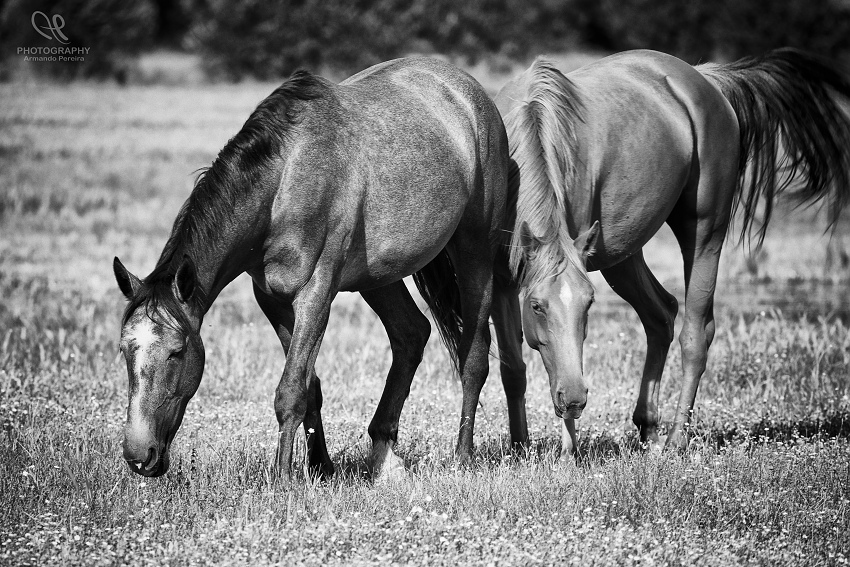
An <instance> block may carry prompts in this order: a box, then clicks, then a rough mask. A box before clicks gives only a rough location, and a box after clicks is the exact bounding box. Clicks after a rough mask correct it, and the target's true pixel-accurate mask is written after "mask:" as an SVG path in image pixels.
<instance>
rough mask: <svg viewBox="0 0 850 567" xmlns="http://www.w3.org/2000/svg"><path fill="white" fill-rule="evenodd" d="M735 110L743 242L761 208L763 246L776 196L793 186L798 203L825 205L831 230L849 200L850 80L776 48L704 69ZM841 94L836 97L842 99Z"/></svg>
mask: <svg viewBox="0 0 850 567" xmlns="http://www.w3.org/2000/svg"><path fill="white" fill-rule="evenodd" d="M697 70H698V71H700V73H702V74H703V76H705V77H706V78H707V79H709V81H711V82H713V83H714V84H715V85H716V86H717V87H718V88H719V89H720V91H721V92H722V93H723V96H725V97H726V99H727V100H728V101H729V103H730V104H731V105H732V108H733V109H734V111H735V114H736V115H737V117H738V125H739V128H740V147H741V149H740V155H741V157H740V162H739V164H738V169H739V172H738V190H737V192H736V196H735V203H734V206H733V214H734V212H735V211H736V210H737V209H738V207H739V206H743V226H742V229H741V238H742V239H744V238H745V237H746V236H747V235H750V236H752V226H753V221H754V220H755V214H756V208H757V206H758V204H759V201H761V200H763V201H764V216H763V219H762V222H761V226H760V227H759V229H758V231H757V236H758V245H759V246H760V245H761V244H762V242H763V241H764V235H765V230H766V229H767V225H768V222H769V221H770V215H771V212H772V210H773V203H774V200H775V198H776V196H777V195H778V194H779V193H781V192H782V191H783V190H785V189H787V188H788V187H789V185H791V183H792V182H794V181H801V182H802V183H801V184H799V185H796V187H795V188H794V190H793V196H794V197H796V199H797V200H798V202H799V203H804V202H812V203H813V202H817V201H820V200H821V199H826V200H827V202H828V204H829V210H830V212H831V218H830V225H832V224H833V223H834V222H835V221H836V220H837V219H838V215H839V214H840V212H841V209H842V208H843V207H844V206H845V205H846V204H847V201H848V198H850V117H849V116H848V115H847V114H846V113H845V111H844V110H843V109H842V108H841V104H840V102H839V101H837V100H836V99H837V98H838V99H845V100H848V99H850V79H848V77H847V75H845V74H844V73H842V72H841V71H839V70H838V69H836V68H835V67H834V66H833V65H832V64H831V63H830V62H829V61H827V60H826V59H823V58H821V57H817V56H815V55H811V54H808V53H805V52H802V51H799V50H796V49H790V48H785V49H777V50H775V51H771V52H769V53H767V54H765V55H761V56H758V57H746V58H744V59H741V60H739V61H736V62H734V63H729V64H725V65H718V64H706V65H700V66H698V67H697ZM836 95H837V96H836Z"/></svg>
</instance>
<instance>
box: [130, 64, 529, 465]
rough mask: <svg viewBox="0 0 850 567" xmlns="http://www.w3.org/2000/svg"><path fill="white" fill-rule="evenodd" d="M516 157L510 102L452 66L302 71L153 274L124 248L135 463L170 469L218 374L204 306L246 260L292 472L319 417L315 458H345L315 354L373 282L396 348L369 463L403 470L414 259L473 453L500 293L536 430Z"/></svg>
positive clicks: (197, 201)
mask: <svg viewBox="0 0 850 567" xmlns="http://www.w3.org/2000/svg"><path fill="white" fill-rule="evenodd" d="M508 162H509V158H508V144H507V138H506V135H505V130H504V126H503V124H502V120H501V117H500V115H499V112H498V110H497V109H496V106H495V105H494V104H493V102H492V101H491V100H490V99H489V98H488V97H487V95H486V93H485V91H484V90H483V88H482V87H481V86H480V85H479V84H478V83H477V82H476V81H475V80H474V79H472V78H471V77H470V76H469V75H467V74H466V73H463V72H461V71H459V70H458V69H456V68H455V67H453V66H451V65H449V64H447V63H443V62H440V61H435V60H431V59H426V58H412V59H401V60H395V61H390V62H387V63H384V64H381V65H377V66H375V67H372V68H370V69H367V70H365V71H363V72H361V73H359V74H357V75H355V76H353V77H351V78H349V79H347V80H346V81H344V82H343V83H341V84H340V85H334V84H332V83H329V82H328V81H326V80H324V79H321V78H319V77H316V76H313V75H311V74H309V73H306V72H298V73H296V74H294V75H293V76H292V77H291V78H290V79H289V80H288V81H286V82H285V83H284V84H283V85H282V86H281V87H279V88H278V89H277V90H275V91H274V92H273V93H272V94H271V95H270V96H269V97H268V98H266V99H265V100H264V101H263V102H262V103H260V105H259V106H258V107H257V109H256V110H255V111H254V112H253V113H252V114H251V116H250V117H249V118H248V120H247V122H246V123H245V125H244V126H243V127H242V129H241V131H240V132H239V133H238V134H237V135H236V136H235V137H233V138H232V139H231V140H230V141H229V142H228V143H227V145H226V146H225V147H224V149H223V150H222V151H221V152H220V154H219V155H218V157H217V158H216V160H215V161H214V163H213V165H212V166H211V167H210V168H209V169H208V170H206V171H205V172H204V173H203V174H202V175H201V176H200V177H199V179H198V180H197V182H196V184H195V187H194V190H193V191H192V193H191V195H190V196H189V198H188V200H187V201H186V203H185V204H184V205H183V208H182V209H181V211H180V213H179V214H178V216H177V219H176V221H175V222H174V227H173V229H172V232H171V236H170V237H169V239H168V241H167V243H166V245H165V247H164V250H163V251H162V254H161V256H160V258H159V261H158V263H157V265H156V267H155V268H154V270H153V271H152V272H151V274H150V275H148V276H147V277H146V278H145V279H144V280H140V279H138V278H137V277H135V276H134V275H132V274H131V273H130V272H129V271H128V270H127V269H126V268H125V267H124V266H123V265H122V264H121V262H120V261H119V260H118V259H117V258H116V259H115V262H114V271H115V276H116V279H117V281H118V285H119V287H120V289H121V291H122V292H123V293H124V295H125V296H126V297H127V299H128V300H129V304H128V306H127V309H126V311H125V314H124V318H123V328H122V331H121V342H120V346H121V351H122V352H123V354H124V357H125V358H126V361H127V370H128V374H129V381H130V396H129V406H128V410H127V421H126V425H125V430H124V444H123V453H124V458H125V459H126V461H127V462H128V464H129V466H130V468H131V470H133V471H134V472H136V473H139V474H142V475H144V476H158V475H161V474H163V473H165V471H166V470H167V469H168V463H169V456H168V455H169V447H170V445H171V442H172V439H173V438H174V435H175V433H176V432H177V429H178V427H179V426H180V423H181V420H182V418H183V414H184V411H185V408H186V405H187V403H188V402H189V399H190V398H191V397H192V396H193V395H194V393H195V391H196V390H197V388H198V386H199V383H200V380H201V375H202V373H203V366H204V348H203V344H202V341H201V337H200V334H199V333H200V329H201V323H202V320H203V318H204V315H205V314H206V312H207V310H208V309H209V308H210V306H211V305H212V303H213V302H214V301H215V299H216V297H217V296H218V295H219V293H220V292H221V291H222V289H223V288H224V287H225V286H226V285H228V284H229V283H230V282H231V281H232V280H233V279H234V278H235V277H236V276H237V275H239V274H241V273H243V272H247V273H248V274H249V275H250V276H251V278H252V279H253V284H254V295H255V297H256V300H257V302H258V303H259V305H260V307H261V308H262V310H263V312H264V313H265V315H266V317H267V318H268V319H269V321H270V322H271V324H272V326H273V327H274V329H275V331H276V333H277V335H278V337H279V339H280V342H281V344H282V345H283V348H284V350H285V351H286V353H287V356H286V365H285V369H284V371H283V376H282V378H281V380H280V383H279V385H278V387H277V390H276V393H275V398H274V408H275V412H276V415H277V419H278V423H279V444H278V450H277V458H276V469H277V471H279V473H280V474H281V476H282V477H284V478H289V476H290V465H291V458H292V444H293V440H294V437H295V433H296V430H297V428H298V426H299V425H300V424H301V423H302V422H303V424H304V428H305V430H307V431H311V430H312V432H311V433H310V434H308V436H307V450H308V462H309V465H310V466H311V467H313V469H315V470H317V471H318V472H319V473H323V474H331V473H332V472H333V464H332V462H331V460H330V457H329V456H328V452H327V447H326V444H325V436H324V430H323V427H322V420H321V414H320V410H321V407H322V394H321V386H320V382H319V378H318V377H317V376H316V374H315V370H314V364H315V361H316V356H317V354H318V352H319V346H320V343H321V341H322V336H323V334H324V332H325V328H326V326H327V324H328V317H329V311H330V307H331V301H332V300H333V298H334V296H335V295H336V294H337V292H339V291H359V292H360V293H361V295H362V296H363V298H364V299H365V300H366V302H367V303H368V304H369V306H370V307H371V308H372V309H373V310H374V311H375V313H377V315H378V316H379V317H380V319H381V322H382V323H383V325H384V327H385V328H386V331H387V335H388V336H389V340H390V344H391V348H392V355H393V360H392V365H391V368H390V370H389V375H388V377H387V382H386V385H385V387H384V391H383V394H382V396H381V399H380V402H379V404H378V407H377V410H376V412H375V415H374V418H373V419H372V421H371V424H370V425H369V434H370V437H371V439H372V451H371V456H370V463H371V466H372V467H373V470H374V474H375V476H376V478H378V477H379V476H380V475H383V474H390V472H389V471H392V470H399V467H401V464H400V463H401V461H400V459H399V458H398V457H397V456H395V455H394V454H393V446H394V445H395V443H396V440H397V435H398V423H399V416H400V413H401V410H402V406H403V404H404V401H405V399H406V398H407V395H408V392H409V389H410V384H411V380H412V378H413V374H414V372H415V370H416V368H417V366H418V365H419V362H420V361H421V359H422V353H423V349H424V347H425V343H426V341H427V340H428V337H429V334H430V324H429V322H428V320H427V318H426V317H425V316H424V315H423V314H422V313H421V312H420V311H419V309H418V308H417V306H416V304H415V303H414V301H413V299H412V298H411V296H410V294H409V292H408V291H407V288H406V287H405V285H404V283H403V282H402V281H401V280H402V278H403V277H405V276H408V275H410V274H416V282H417V285H418V286H419V287H420V288H421V290H422V291H423V292H424V295H426V298H427V299H428V301H429V303H430V304H431V306H432V309H433V310H434V312H435V314H436V316H437V319H438V321H439V322H440V329H441V331H443V333H444V334H445V335H446V338H447V339H448V340H447V344H449V345H450V347H451V350H452V355H453V356H454V357H455V361H456V364H457V367H458V368H459V370H460V374H461V379H462V383H463V393H464V396H463V399H464V401H463V417H462V422H461V430H460V434H459V440H458V454H459V455H460V456H461V457H464V456H468V455H469V454H471V451H472V428H473V425H474V417H475V409H476V407H475V406H476V403H477V401H478V394H479V392H480V390H481V386H482V385H483V383H484V380H485V378H486V376H487V372H488V351H489V346H490V334H489V327H488V319H489V316H490V314H491V303H494V304H495V307H494V309H493V318H494V322H495V324H496V329H497V338H498V341H499V344H500V346H501V349H502V352H503V353H507V355H506V356H503V363H502V371H503V375H504V376H505V382H506V384H508V386H509V387H508V394H509V396H508V397H509V405H510V406H511V407H512V408H513V409H512V410H511V411H512V414H511V415H512V421H513V423H514V425H512V432H513V433H514V436H515V438H516V439H517V440H519V441H522V440H524V439H525V437H527V431H526V429H525V415H524V413H521V412H524V408H525V402H524V397H523V396H524V386H525V366H524V365H523V364H522V355H521V327H520V325H521V322H520V319H519V316H518V313H519V303H518V296H517V291H516V289H514V288H511V284H510V283H508V282H509V280H510V278H509V277H504V278H501V279H498V278H497V281H496V282H495V284H494V261H495V259H496V255H497V252H499V251H500V250H503V249H505V242H504V238H505V237H504V233H503V230H502V228H503V222H504V215H505V207H506V191H507V170H508ZM506 262H507V258H505V263H504V275H505V276H508V271H507V263H506ZM500 282H501V283H500ZM507 361H512V363H510V364H509V363H508V362H507Z"/></svg>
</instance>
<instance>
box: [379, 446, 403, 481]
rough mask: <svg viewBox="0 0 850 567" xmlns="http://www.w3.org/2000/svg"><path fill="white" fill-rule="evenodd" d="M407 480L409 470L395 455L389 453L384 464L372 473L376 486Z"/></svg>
mask: <svg viewBox="0 0 850 567" xmlns="http://www.w3.org/2000/svg"><path fill="white" fill-rule="evenodd" d="M405 478H407V470H406V469H405V468H404V461H402V460H401V458H399V457H397V456H396V455H395V454H394V453H392V452H390V453H387V455H386V457H385V458H384V462H383V463H381V464H380V466H378V467H375V468H374V469H373V472H372V481H373V482H374V483H375V484H379V485H380V484H390V483H393V482H399V481H401V480H404V479H405Z"/></svg>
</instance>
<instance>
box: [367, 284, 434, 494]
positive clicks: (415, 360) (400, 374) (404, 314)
mask: <svg viewBox="0 0 850 567" xmlns="http://www.w3.org/2000/svg"><path fill="white" fill-rule="evenodd" d="M361 295H362V296H363V299H365V300H366V303H368V304H369V307H371V308H372V309H373V310H374V311H375V313H376V314H377V315H378V317H379V318H380V319H381V323H383V325H384V328H385V329H386V331H387V336H388V337H389V339H390V348H391V349H392V353H393V361H392V365H391V366H390V371H389V374H388V375H387V381H386V384H385V385H384V392H383V394H382V395H381V400H380V402H378V407H377V409H376V410H375V415H374V417H373V418H372V422H371V423H370V424H369V436H370V437H371V438H372V452H371V455H370V458H369V462H370V466H371V467H372V473H373V478H374V479H375V480H381V479H388V478H391V477H393V476H396V475H398V474H400V473H401V472H403V471H404V463H403V462H402V460H401V459H400V458H399V457H398V456H396V455H395V453H393V447H394V446H395V445H396V443H397V442H398V422H399V419H400V417H401V410H402V407H403V406H404V402H405V400H406V399H407V396H408V394H409V393H410V384H411V383H412V382H413V375H414V374H415V372H416V369H417V367H418V366H419V363H420V362H421V361H422V353H423V352H424V351H425V344H426V343H427V342H428V337H429V335H430V334H431V324H430V323H429V322H428V318H427V317H425V315H423V314H422V312H421V311H420V310H419V308H418V307H417V306H416V303H415V302H414V301H413V298H412V297H411V296H410V292H409V291H407V287H406V286H405V285H404V282H403V281H398V282H395V283H393V284H390V285H388V286H385V287H382V288H379V289H375V290H369V291H364V292H361Z"/></svg>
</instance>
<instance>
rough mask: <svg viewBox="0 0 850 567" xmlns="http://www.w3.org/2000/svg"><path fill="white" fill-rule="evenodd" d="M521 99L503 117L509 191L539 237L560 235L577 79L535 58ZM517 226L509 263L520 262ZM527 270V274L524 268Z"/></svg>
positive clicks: (514, 266) (576, 114)
mask: <svg viewBox="0 0 850 567" xmlns="http://www.w3.org/2000/svg"><path fill="white" fill-rule="evenodd" d="M525 78H526V81H525V83H524V84H525V87H524V92H521V93H519V97H520V104H519V105H518V106H517V107H515V109H513V110H512V111H510V112H509V113H508V114H507V115H506V116H505V117H504V122H505V130H506V131H507V133H508V144H509V146H510V155H511V158H512V160H513V162H515V165H514V164H513V163H512V164H511V168H510V171H509V180H508V185H509V187H508V192H509V195H516V194H518V193H519V187H520V185H522V198H520V199H518V200H517V219H524V220H526V221H527V222H529V223H533V224H534V226H530V227H529V228H530V229H531V232H532V234H534V236H535V237H536V238H538V239H539V240H541V241H543V242H553V241H556V240H558V239H562V238H564V235H565V234H566V226H565V225H566V218H567V214H568V204H567V194H566V189H565V188H566V187H567V184H568V183H569V179H570V178H571V177H572V176H573V175H574V174H575V160H574V159H573V158H572V156H574V155H575V148H576V146H577V142H576V133H575V123H576V121H579V120H581V118H580V111H581V108H582V105H581V98H580V96H579V93H578V92H577V89H576V87H575V85H574V84H573V83H572V82H571V81H570V80H569V79H568V78H567V77H565V76H564V75H563V74H562V73H561V72H560V71H558V70H557V69H556V68H555V67H554V65H552V64H551V63H549V62H547V61H545V60H543V59H540V58H538V59H536V60H535V61H534V63H532V65H531V67H530V68H529V69H528V71H526V77H525ZM520 233H521V230H520V227H516V230H515V231H514V234H513V237H512V239H511V246H510V268H511V273H512V274H513V275H514V276H515V277H516V276H518V275H519V272H520V269H521V266H522V257H523V253H522V246H521V238H522V236H521V234H520ZM526 275H527V274H526Z"/></svg>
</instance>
